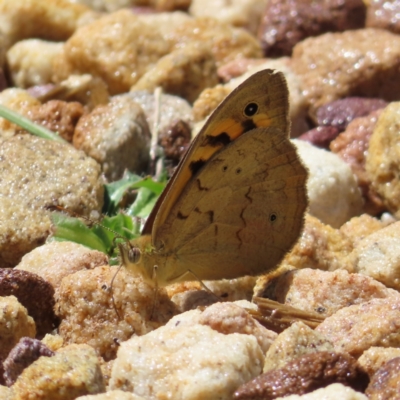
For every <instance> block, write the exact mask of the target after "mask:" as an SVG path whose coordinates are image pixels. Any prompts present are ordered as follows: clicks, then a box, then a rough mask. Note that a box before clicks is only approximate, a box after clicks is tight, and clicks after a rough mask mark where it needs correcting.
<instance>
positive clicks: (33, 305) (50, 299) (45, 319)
mask: <svg viewBox="0 0 400 400" xmlns="http://www.w3.org/2000/svg"><path fill="white" fill-rule="evenodd" d="M11 295H12V296H15V297H16V298H17V299H18V301H19V302H20V303H21V304H22V305H23V306H24V307H26V309H27V310H28V313H29V315H30V316H31V317H32V318H33V319H34V320H35V324H36V329H37V336H38V337H39V338H42V337H43V336H44V335H45V334H46V333H48V332H51V331H52V330H53V329H54V328H55V327H56V325H57V324H58V320H57V317H56V316H55V314H54V304H55V301H54V289H53V287H52V286H51V285H50V284H49V283H48V282H47V281H45V280H44V279H43V278H41V277H40V276H39V275H36V274H34V273H31V272H28V271H20V270H17V269H9V268H0V296H11Z"/></svg>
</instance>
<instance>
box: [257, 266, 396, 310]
mask: <svg viewBox="0 0 400 400" xmlns="http://www.w3.org/2000/svg"><path fill="white" fill-rule="evenodd" d="M260 279H262V278H260ZM315 282H318V285H315ZM271 286H272V287H271ZM259 291H260V289H259ZM263 292H267V293H268V297H269V298H271V299H272V300H276V301H278V302H280V303H283V304H287V305H289V306H292V307H295V308H298V309H300V310H304V311H309V312H316V313H318V314H320V315H321V316H324V317H326V316H329V315H332V314H334V313H335V312H337V311H338V310H340V309H342V308H344V307H348V306H350V305H352V304H361V303H365V302H367V301H370V300H371V299H376V298H384V299H385V298H391V297H393V296H394V297H398V299H399V300H400V293H399V292H397V291H396V290H393V289H389V288H387V287H386V286H385V285H383V284H382V283H380V282H378V281H376V280H375V279H372V278H370V277H367V276H364V275H361V274H349V273H348V272H347V271H344V270H336V271H333V272H330V271H320V270H310V269H308V268H307V269H301V270H293V271H289V272H286V273H284V274H283V275H281V276H280V277H279V278H278V279H274V280H272V281H271V282H270V285H268V282H266V285H265V286H264V288H263ZM259 294H261V293H259Z"/></svg>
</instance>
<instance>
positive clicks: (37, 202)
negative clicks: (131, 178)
mask: <svg viewBox="0 0 400 400" xmlns="http://www.w3.org/2000/svg"><path fill="white" fill-rule="evenodd" d="M0 141H1V146H0V171H1V173H0V179H1V181H2V185H1V189H0V199H1V200H0V221H1V224H0V238H1V240H0V253H1V257H0V261H1V264H2V266H3V267H7V266H10V267H14V266H15V265H17V264H18V263H19V262H20V260H21V258H22V256H23V255H25V254H26V253H28V252H30V251H31V250H33V249H34V248H35V247H37V246H38V245H41V244H43V242H44V241H45V239H46V238H47V236H48V235H49V234H50V228H51V220H50V217H51V213H50V211H48V210H47V209H46V207H47V206H52V205H55V204H58V205H60V206H63V207H65V208H68V209H70V210H72V211H75V212H77V213H79V214H81V215H89V214H90V212H91V211H93V210H95V211H97V212H99V211H100V210H101V207H102V204H103V190H104V188H103V179H102V178H101V175H100V172H101V171H100V166H99V165H98V164H97V163H96V162H95V161H94V160H93V159H91V158H89V157H86V156H85V154H84V153H83V152H81V151H78V150H76V149H74V148H73V147H72V146H71V145H69V144H63V143H58V142H54V141H50V140H45V139H41V138H38V137H34V136H31V135H18V136H14V137H11V138H9V139H1V140H0Z"/></svg>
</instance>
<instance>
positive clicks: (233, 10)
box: [189, 0, 268, 34]
mask: <svg viewBox="0 0 400 400" xmlns="http://www.w3.org/2000/svg"><path fill="white" fill-rule="evenodd" d="M267 2H268V0H233V1H232V0H230V1H226V0H223V1H215V0H192V1H191V5H190V8H189V12H190V14H191V15H193V16H194V17H214V18H217V19H218V20H220V21H221V22H223V23H227V24H230V25H233V26H239V27H243V28H246V29H247V30H249V31H250V32H252V33H253V34H255V33H256V32H257V29H258V26H259V24H260V19H261V15H262V12H263V10H264V8H265V5H266V4H267Z"/></svg>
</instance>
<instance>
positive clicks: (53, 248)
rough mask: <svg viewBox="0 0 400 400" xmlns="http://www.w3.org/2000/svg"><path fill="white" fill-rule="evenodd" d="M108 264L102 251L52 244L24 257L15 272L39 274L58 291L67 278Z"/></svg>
mask: <svg viewBox="0 0 400 400" xmlns="http://www.w3.org/2000/svg"><path fill="white" fill-rule="evenodd" d="M107 264H108V257H107V256H106V255H105V254H104V253H102V252H100V251H97V250H92V249H89V248H87V247H85V246H82V245H81V244H78V243H74V242H50V243H46V244H44V245H43V246H40V247H37V248H36V249H34V250H32V251H31V252H30V253H28V254H26V255H25V256H24V257H22V260H21V262H20V263H19V264H18V265H17V266H16V267H15V270H22V271H28V272H31V273H34V274H37V275H39V276H41V277H42V278H43V279H44V280H45V281H47V282H49V283H50V284H51V285H52V286H53V288H54V290H57V289H58V288H59V286H60V285H61V281H62V279H63V278H64V277H65V276H67V275H70V274H73V273H74V272H77V271H80V270H81V269H93V268H95V267H100V266H102V265H107Z"/></svg>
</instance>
